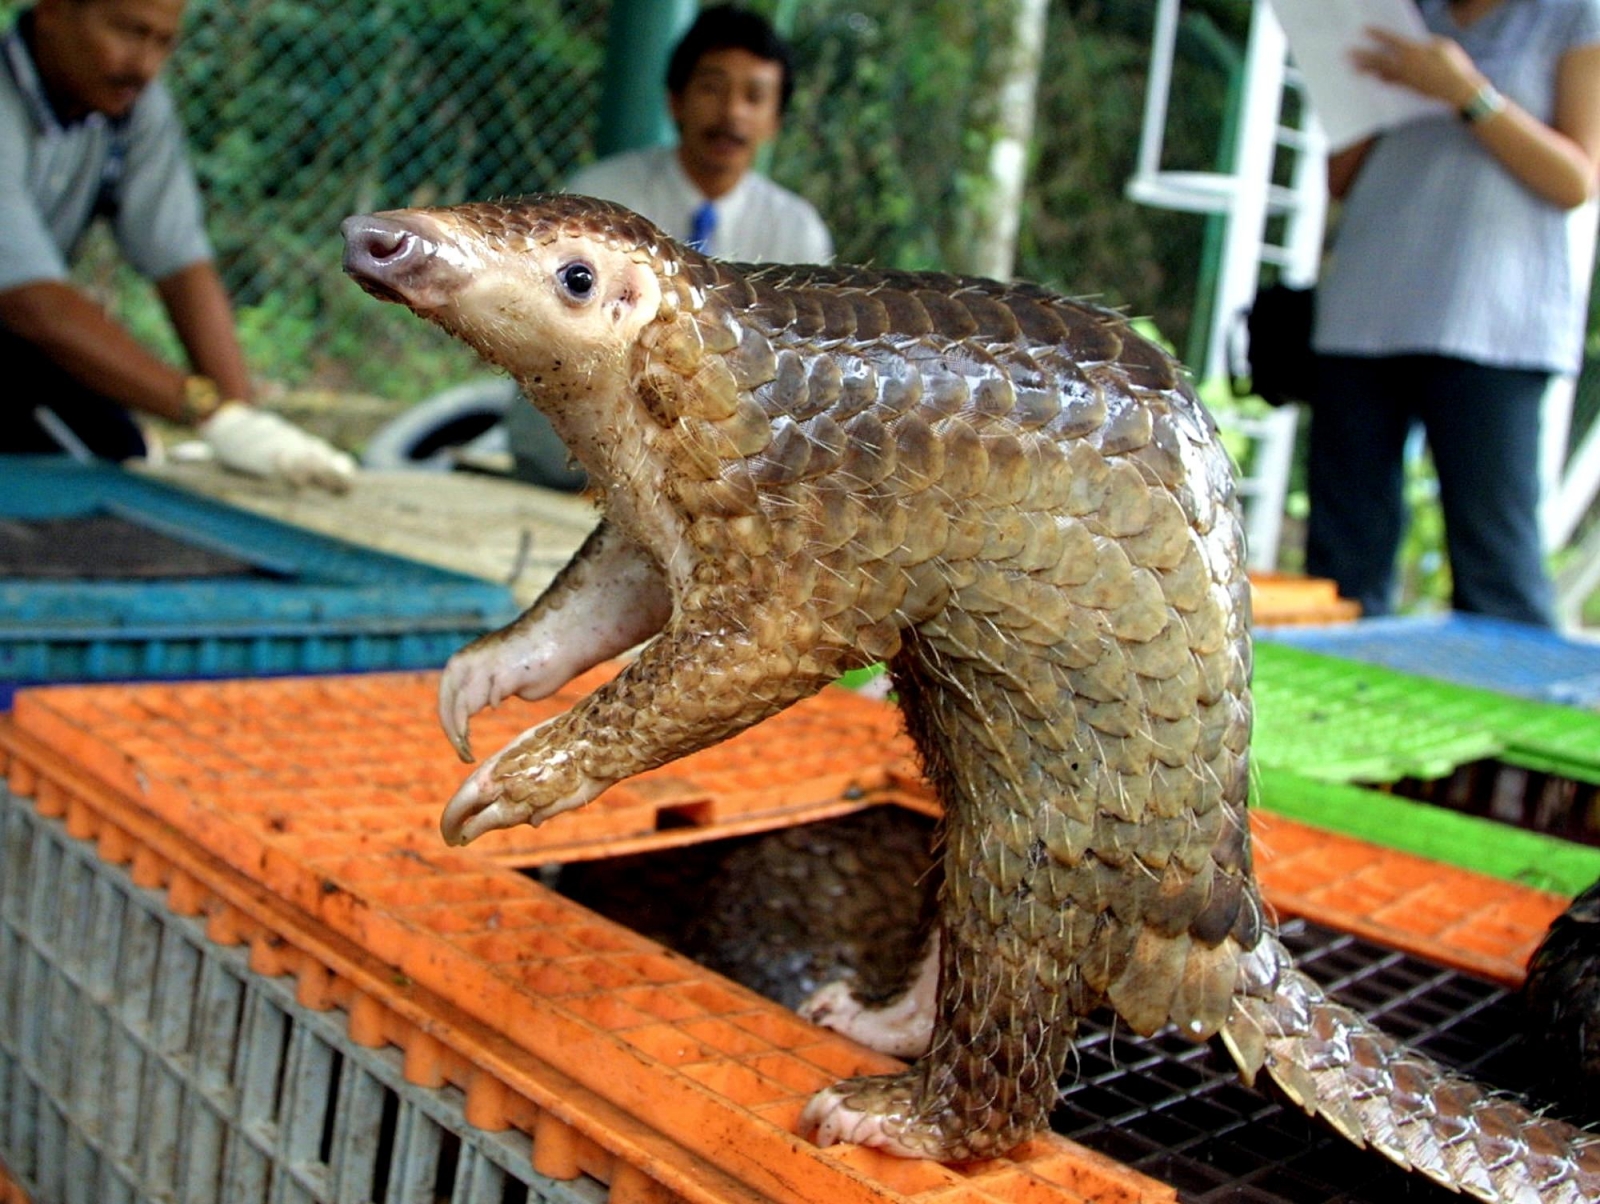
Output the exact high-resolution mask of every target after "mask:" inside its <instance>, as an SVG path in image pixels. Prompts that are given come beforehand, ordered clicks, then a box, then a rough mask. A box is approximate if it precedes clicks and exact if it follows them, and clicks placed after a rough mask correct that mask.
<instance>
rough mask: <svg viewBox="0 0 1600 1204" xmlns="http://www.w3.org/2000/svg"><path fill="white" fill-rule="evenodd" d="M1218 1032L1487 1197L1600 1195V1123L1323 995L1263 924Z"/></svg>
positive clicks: (1263, 1068)
mask: <svg viewBox="0 0 1600 1204" xmlns="http://www.w3.org/2000/svg"><path fill="white" fill-rule="evenodd" d="M1219 1035H1220V1036H1221V1038H1222V1041H1223V1044H1224V1045H1226V1046H1227V1048H1228V1051H1229V1052H1230V1053H1231V1054H1232V1055H1233V1057H1234V1060H1235V1061H1236V1062H1237V1063H1238V1065H1239V1070H1240V1073H1241V1075H1242V1076H1243V1077H1244V1079H1245V1081H1246V1082H1247V1083H1253V1082H1254V1081H1255V1079H1256V1076H1257V1075H1258V1074H1260V1073H1262V1072H1265V1073H1266V1075H1267V1076H1268V1078H1270V1079H1271V1080H1272V1081H1273V1082H1274V1083H1275V1084H1276V1085H1277V1086H1278V1087H1279V1088H1280V1089H1281V1090H1282V1091H1283V1092H1284V1094H1285V1095H1287V1096H1288V1097H1289V1099H1291V1100H1293V1101H1294V1103H1296V1104H1297V1105H1299V1106H1300V1107H1301V1108H1303V1109H1305V1111H1306V1112H1307V1113H1308V1114H1310V1115H1313V1116H1319V1117H1321V1118H1322V1119H1323V1120H1325V1121H1326V1122H1327V1123H1328V1124H1330V1125H1332V1126H1333V1127H1334V1128H1335V1129H1336V1130H1338V1131H1339V1132H1340V1133H1341V1134H1343V1135H1344V1136H1345V1137H1347V1138H1348V1139H1349V1140H1351V1141H1352V1142H1354V1143H1355V1144H1356V1145H1358V1146H1371V1147H1372V1148H1374V1149H1375V1150H1378V1151H1379V1152H1380V1153H1382V1154H1383V1155H1384V1156H1385V1157H1386V1158H1389V1159H1390V1160H1391V1161H1393V1162H1396V1163H1398V1164H1399V1165H1400V1166H1403V1167H1406V1168H1407V1169H1409V1170H1414V1171H1417V1172H1419V1173H1421V1174H1423V1175H1426V1176H1427V1177H1428V1178H1430V1179H1432V1180H1434V1181H1435V1182H1436V1183H1439V1184H1441V1185H1443V1186H1445V1187H1447V1188H1450V1189H1451V1190H1452V1191H1457V1192H1462V1193H1464V1194H1466V1195H1469V1196H1473V1197H1475V1198H1477V1199H1479V1200H1484V1201H1489V1202H1491V1204H1503V1202H1510V1201H1515V1202H1516V1204H1533V1202H1535V1201H1538V1202H1541V1204H1546V1202H1556V1201H1559V1202H1560V1204H1568V1202H1570V1204H1592V1202H1593V1201H1597V1200H1600V1134H1597V1133H1589V1132H1586V1131H1585V1130H1583V1129H1580V1128H1577V1127H1575V1126H1573V1125H1570V1124H1567V1123H1566V1122H1564V1121H1560V1120H1555V1119H1553V1118H1550V1117H1545V1116H1540V1115H1539V1114H1537V1113H1534V1112H1531V1111H1529V1109H1528V1108H1527V1107H1525V1106H1524V1105H1523V1104H1521V1103H1519V1102H1517V1101H1515V1100H1512V1099H1510V1098H1508V1097H1506V1096H1504V1095H1499V1094H1495V1093H1493V1092H1491V1091H1490V1090H1489V1089H1487V1088H1485V1087H1483V1086H1482V1085H1480V1084H1478V1083H1474V1082H1473V1081H1472V1080H1470V1079H1467V1078H1464V1077H1462V1076H1461V1075H1458V1074H1455V1073H1453V1072H1451V1071H1448V1070H1446V1069H1445V1068H1444V1067H1442V1066H1440V1065H1438V1064H1437V1063H1436V1062H1433V1061H1432V1060H1430V1059H1428V1058H1426V1057H1424V1056H1423V1055H1422V1054H1419V1053H1417V1052H1416V1051H1414V1050H1411V1049H1408V1048H1406V1047H1405V1046H1404V1045H1402V1044H1401V1043H1400V1042H1399V1041H1397V1040H1395V1039H1394V1038H1392V1037H1390V1036H1387V1035H1386V1034H1384V1033H1382V1032H1381V1031H1379V1030H1378V1029H1377V1028H1376V1027H1375V1026H1374V1025H1373V1024H1372V1023H1371V1022H1370V1021H1369V1020H1367V1019H1366V1018H1365V1017H1363V1016H1362V1015H1361V1014H1360V1013H1359V1012H1356V1011H1353V1010H1352V1009H1350V1008H1347V1007H1344V1006H1342V1005H1341V1004H1338V1003H1335V1002H1334V1001H1332V1000H1330V999H1329V998H1328V997H1327V996H1326V995H1325V994H1324V993H1323V991H1322V988H1321V987H1319V986H1318V985H1317V984H1316V983H1315V982H1313V981H1312V980H1311V979H1310V978H1309V977H1307V976H1306V975H1305V974H1304V973H1302V972H1301V971H1299V970H1297V969H1296V968H1295V967H1294V964H1293V959H1292V958H1291V957H1290V955H1289V952H1288V950H1286V949H1285V948H1284V947H1283V945H1282V944H1281V943H1280V942H1279V941H1278V940H1277V938H1276V937H1273V936H1265V937H1263V938H1262V940H1261V942H1260V943H1259V944H1258V945H1257V946H1256V948H1255V950H1254V951H1253V952H1251V953H1250V954H1249V955H1247V957H1246V958H1245V961H1244V964H1243V966H1242V973H1241V981H1240V985H1239V990H1238V991H1237V992H1236V994H1235V997H1234V1002H1233V1008H1232V1010H1231V1012H1230V1013H1229V1015H1228V1019H1227V1022H1226V1023H1225V1024H1224V1026H1223V1029H1222V1032H1221V1033H1220V1034H1219Z"/></svg>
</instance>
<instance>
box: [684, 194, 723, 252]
mask: <svg viewBox="0 0 1600 1204" xmlns="http://www.w3.org/2000/svg"><path fill="white" fill-rule="evenodd" d="M716 228H717V209H716V206H715V205H713V204H712V203H711V202H710V201H705V202H703V203H702V204H701V206H700V208H698V209H696V210H695V211H694V220H693V224H692V225H690V227H689V245H690V246H691V247H692V248H694V249H695V250H696V251H700V252H702V253H704V254H706V255H709V254H711V234H712V232H713V231H714V230H716Z"/></svg>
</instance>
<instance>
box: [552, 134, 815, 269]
mask: <svg viewBox="0 0 1600 1204" xmlns="http://www.w3.org/2000/svg"><path fill="white" fill-rule="evenodd" d="M566 191H568V192H575V193H581V194H582V195H584V196H593V197H599V198H600V199H601V200H606V201H615V202H616V203H617V204H619V205H626V206H627V207H628V208H629V209H632V210H633V211H634V212H635V213H639V214H642V215H643V216H644V217H647V218H649V219H650V220H651V221H652V222H654V223H655V224H656V225H658V226H660V227H661V229H662V230H663V231H665V232H666V233H667V234H669V235H670V236H671V237H673V238H675V239H677V240H678V241H679V242H685V243H686V242H688V240H689V232H690V230H691V228H692V226H693V222H694V213H695V210H696V209H698V208H700V206H701V205H702V204H704V203H705V201H706V197H705V196H703V195H702V194H701V192H700V190H699V189H698V188H696V187H695V185H694V182H693V181H692V180H690V179H689V177H688V175H687V174H685V172H684V170H683V165H682V164H681V163H679V162H678V152H677V149H676V148H674V147H647V148H645V149H642V150H632V151H624V152H622V153H621V154H618V155H611V156H610V157H608V158H605V159H602V160H600V161H599V162H598V163H593V164H591V165H589V166H588V167H585V168H583V169H581V170H580V171H578V172H577V173H576V174H575V175H574V176H573V177H572V179H571V180H570V181H569V182H568V184H567V188H566ZM712 203H713V205H714V206H715V208H716V211H717V221H716V227H715V229H714V230H713V232H712V235H711V245H710V246H709V247H708V248H707V253H708V254H711V255H714V256H716V257H717V258H718V259H728V260H733V261H736V262H740V263H827V262H828V261H829V260H830V259H832V258H833V239H832V238H831V237H830V236H829V234H828V228H827V226H825V225H823V222H822V218H821V217H820V216H819V215H818V214H817V211H816V210H815V209H814V208H812V206H811V204H810V202H808V201H807V200H805V199H804V198H803V197H801V196H798V195H796V194H795V193H793V192H790V191H789V190H788V189H787V188H783V187H781V186H779V185H777V184H774V183H773V182H772V181H771V180H769V179H768V178H767V177H766V176H763V175H760V174H759V173H757V172H753V171H750V172H746V173H745V175H744V178H743V179H741V180H740V181H739V183H738V184H736V185H735V186H734V188H733V191H732V192H729V193H728V194H727V195H726V196H723V197H719V198H717V200H715V201H714V202H712Z"/></svg>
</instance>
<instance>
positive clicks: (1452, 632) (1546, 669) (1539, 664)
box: [1257, 613, 1600, 707]
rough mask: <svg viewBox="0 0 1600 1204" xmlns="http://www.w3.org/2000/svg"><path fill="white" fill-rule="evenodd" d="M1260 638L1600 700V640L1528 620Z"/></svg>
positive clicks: (1397, 620)
mask: <svg viewBox="0 0 1600 1204" xmlns="http://www.w3.org/2000/svg"><path fill="white" fill-rule="evenodd" d="M1257 638H1258V639H1264V640H1274V641H1276V642H1279V643H1284V644H1292V645H1294V646H1295V647H1297V648H1305V649H1307V650H1308V651H1311V652H1321V653H1325V654H1326V655H1328V656H1337V657H1343V658H1345V659H1346V660H1354V661H1361V662H1363V663H1365V664H1369V665H1384V666H1386V667H1388V668H1391V669H1398V670H1401V671H1402V672H1406V673H1415V674H1419V675H1421V676H1423V677H1432V678H1437V679H1439V680H1442V681H1452V682H1456V683H1457V684H1459V685H1467V686H1477V687H1479V688H1480V689H1486V690H1495V691H1498V692H1499V693H1502V694H1514V695H1517V696H1519V697H1522V698H1535V699H1538V700H1539V701H1541V702H1558V703H1565V704H1567V705H1569V706H1583V707H1597V706H1600V644H1588V643H1583V642H1581V641H1577V640H1570V639H1567V638H1565V637H1564V636H1561V635H1558V634H1556V633H1555V632H1553V631H1548V630H1546V629H1545V628H1542V627H1533V626H1530V625H1528V624H1526V623H1513V622H1509V621H1507V620H1505V619H1489V618H1484V617H1483V616H1481V615H1468V614H1454V613H1452V614H1447V615H1418V616H1403V617H1393V618H1382V619H1362V620H1360V621H1359V622H1355V623H1340V624H1336V625H1334V626H1329V627H1281V628H1275V629H1272V630H1270V631H1261V632H1258V633H1257Z"/></svg>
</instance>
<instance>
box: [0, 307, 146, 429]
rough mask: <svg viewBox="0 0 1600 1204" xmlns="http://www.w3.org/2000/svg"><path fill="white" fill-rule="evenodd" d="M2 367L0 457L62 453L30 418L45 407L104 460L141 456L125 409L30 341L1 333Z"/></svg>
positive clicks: (38, 424) (39, 425) (42, 427)
mask: <svg viewBox="0 0 1600 1204" xmlns="http://www.w3.org/2000/svg"><path fill="white" fill-rule="evenodd" d="M0 364H4V365H5V366H6V377H7V379H8V381H9V383H7V384H5V385H0V455H15V454H18V453H29V454H41V455H51V454H55V455H59V454H61V453H62V452H64V451H65V450H66V449H65V448H63V447H62V446H61V443H60V442H59V441H58V440H57V439H56V438H54V437H53V436H52V435H51V434H50V432H49V431H48V430H47V429H46V428H45V426H44V425H42V424H41V423H40V422H39V420H38V419H37V418H36V417H35V416H34V409H35V408H36V407H38V406H45V407H47V408H48V409H49V410H50V411H51V412H53V413H54V414H55V416H56V417H57V418H59V419H60V420H61V421H62V422H63V423H65V424H66V426H67V427H68V429H69V430H71V431H72V433H73V434H74V435H76V436H77V437H78V441H79V442H80V443H82V444H83V445H84V446H85V447H87V448H88V449H89V450H90V451H91V452H93V453H94V454H95V455H97V456H99V457H100V458H101V459H103V460H116V461H122V460H128V459H132V458H133V457H134V456H142V455H144V453H145V443H144V436H143V435H142V434H141V433H140V432H139V427H138V425H137V424H136V423H135V422H134V421H133V419H132V418H130V417H129V416H128V411H127V410H125V409H123V408H122V406H120V405H118V404H117V403H116V402H114V401H112V400H110V399H109V398H106V397H102V396H101V395H100V394H98V393H96V392H94V391H93V390H92V389H88V388H86V387H85V386H83V385H81V384H79V383H78V382H77V381H76V380H74V379H73V378H72V377H70V376H68V375H67V374H66V373H65V372H63V371H62V370H61V369H60V368H58V367H56V366H55V364H54V363H52V362H51V361H50V360H49V359H47V358H46V357H45V356H44V355H43V354H42V353H40V351H39V350H38V349H37V348H36V347H34V345H33V344H32V343H29V342H26V341H24V340H22V339H19V338H17V337H16V336H15V335H13V334H11V333H9V332H8V331H0Z"/></svg>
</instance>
